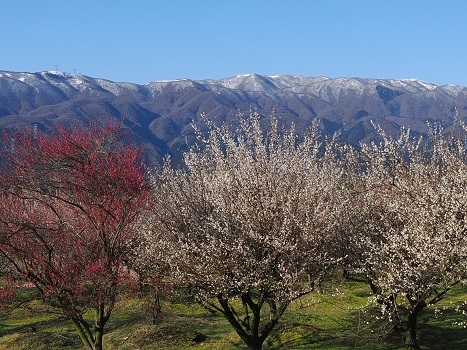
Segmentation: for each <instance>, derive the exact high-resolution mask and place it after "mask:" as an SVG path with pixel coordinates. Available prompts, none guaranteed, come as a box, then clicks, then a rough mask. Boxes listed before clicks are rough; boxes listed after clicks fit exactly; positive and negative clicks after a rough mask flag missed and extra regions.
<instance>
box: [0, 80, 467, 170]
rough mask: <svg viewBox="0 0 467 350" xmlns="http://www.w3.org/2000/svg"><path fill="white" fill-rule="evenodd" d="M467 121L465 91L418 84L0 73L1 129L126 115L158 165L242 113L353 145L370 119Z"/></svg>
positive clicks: (389, 122) (371, 133) (367, 131)
mask: <svg viewBox="0 0 467 350" xmlns="http://www.w3.org/2000/svg"><path fill="white" fill-rule="evenodd" d="M455 107H457V108H458V111H459V118H460V119H466V117H467V88H465V87H463V86H457V85H442V86H437V85H434V84H430V83H426V82H423V81H419V80H414V79H403V80H392V79H362V78H335V79H332V78H327V77H305V76H295V75H277V76H264V75H258V74H245V75H238V76H234V77H230V78H225V79H219V80H190V79H179V80H173V81H156V82H150V83H147V84H144V85H138V84H132V83H118V82H112V81H109V80H105V79H99V78H91V77H88V76H84V75H76V74H69V73H62V72H57V71H49V72H39V73H21V72H5V71H0V128H2V129H3V128H7V129H9V128H18V127H30V126H31V125H33V124H36V125H37V126H38V127H39V128H41V129H45V128H47V127H49V126H50V124H52V123H56V122H63V123H79V121H80V120H89V119H90V118H95V119H99V120H101V119H107V118H118V119H120V118H121V117H123V116H124V117H125V123H126V124H127V125H128V126H132V134H133V136H134V138H135V139H136V140H137V141H138V142H141V143H143V144H144V145H145V147H146V150H147V152H148V154H150V156H151V159H152V160H154V161H160V160H161V158H162V157H163V155H164V154H166V153H170V154H172V155H179V154H180V152H181V151H183V150H185V149H187V144H190V143H192V142H194V135H193V129H192V127H191V123H192V122H195V123H198V122H200V115H201V114H205V115H206V116H207V117H208V118H209V119H212V120H214V121H217V122H220V121H226V122H228V123H232V124H235V122H236V121H237V120H238V114H239V112H242V113H244V114H248V113H249V111H250V110H251V109H255V110H256V111H257V112H258V113H259V114H260V115H261V116H264V119H267V118H268V117H270V116H271V114H272V113H274V115H275V116H276V117H278V118H279V119H280V120H281V121H282V122H283V123H284V124H285V125H289V124H290V123H292V122H293V123H294V124H295V125H296V126H297V128H298V129H299V130H302V129H306V128H307V127H308V126H309V125H310V124H311V122H312V121H313V120H314V119H319V121H320V127H321V128H322V129H323V131H325V132H327V133H334V132H339V134H340V137H341V138H342V139H343V140H345V141H348V142H350V143H353V144H357V143H358V142H360V141H365V140H369V139H372V138H374V137H375V130H374V128H373V126H372V125H371V121H372V120H373V121H374V122H375V123H377V124H379V125H381V126H382V127H383V128H384V129H385V130H387V131H388V132H390V133H394V134H395V133H397V132H398V130H399V129H400V127H401V126H405V127H410V128H411V130H412V131H413V132H414V134H418V133H421V134H423V133H426V132H427V126H426V121H432V122H433V121H439V122H442V123H443V124H444V125H445V128H446V130H447V131H449V130H450V128H451V127H452V124H453V121H454V118H455Z"/></svg>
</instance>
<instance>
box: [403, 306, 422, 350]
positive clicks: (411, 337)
mask: <svg viewBox="0 0 467 350" xmlns="http://www.w3.org/2000/svg"><path fill="white" fill-rule="evenodd" d="M417 316H418V311H414V312H412V313H411V314H410V315H409V318H408V320H407V329H406V330H405V332H403V333H402V338H403V340H404V343H405V347H406V348H407V349H410V350H420V346H419V345H418V341H417V329H416V327H417Z"/></svg>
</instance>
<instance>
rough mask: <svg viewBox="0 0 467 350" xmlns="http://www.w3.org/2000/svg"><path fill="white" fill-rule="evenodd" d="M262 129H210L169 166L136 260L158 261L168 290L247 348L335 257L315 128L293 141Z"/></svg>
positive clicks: (327, 166)
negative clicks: (206, 312)
mask: <svg viewBox="0 0 467 350" xmlns="http://www.w3.org/2000/svg"><path fill="white" fill-rule="evenodd" d="M270 127H271V128H270V131H269V132H268V133H267V134H265V133H264V132H263V129H262V128H261V127H260V117H259V116H257V115H255V114H253V115H250V118H246V119H242V121H241V125H240V127H239V129H238V130H236V132H231V131H229V128H228V127H227V126H226V125H223V126H220V127H216V126H213V125H209V135H208V136H207V137H206V138H203V137H202V136H200V140H201V141H202V146H201V147H193V148H192V149H191V150H190V151H189V152H187V153H186V154H185V156H184V161H185V166H186V168H185V169H183V170H173V169H172V167H171V165H170V163H169V162H167V163H166V164H165V166H164V168H163V170H162V171H161V172H159V173H158V174H156V175H154V176H153V186H154V194H155V195H154V201H155V203H156V204H155V206H154V210H153V212H152V215H151V217H150V220H149V223H150V227H149V229H148V231H147V235H146V238H147V242H148V243H147V246H146V247H145V248H144V249H142V251H140V252H139V254H140V256H141V255H144V254H145V256H146V257H147V258H148V259H149V260H152V261H155V262H156V263H157V262H160V261H163V262H165V263H166V264H167V266H169V268H170V274H171V277H172V278H173V280H174V281H175V283H176V284H178V285H181V286H185V287H186V288H188V290H189V291H190V292H191V294H192V295H193V296H194V297H195V298H196V300H197V301H198V302H199V303H200V304H201V305H203V306H204V307H206V308H208V309H210V310H215V311H217V312H220V313H221V314H223V316H225V318H226V319H227V320H228V321H229V322H230V324H231V325H232V326H233V328H234V329H235V331H236V332H237V333H238V335H239V336H240V338H241V339H242V340H243V341H244V342H245V344H246V345H247V346H248V347H249V348H251V349H261V348H262V345H263V343H264V341H265V339H266V338H267V336H268V335H269V334H270V332H271V331H272V329H273V328H274V327H275V325H276V324H277V322H278V321H279V319H280V317H281V316H282V314H283V312H284V311H285V310H286V308H287V307H288V306H289V304H290V303H291V302H292V301H293V300H294V299H296V298H299V297H300V296H302V295H304V294H306V293H309V292H311V291H312V290H313V286H314V284H313V282H315V281H316V280H317V279H319V278H320V276H322V274H323V273H324V272H325V271H326V269H328V268H330V267H331V266H332V265H333V264H334V263H335V261H336V259H337V258H336V256H335V254H334V253H335V252H333V251H332V250H333V248H334V247H335V244H333V242H334V241H335V240H334V239H333V232H334V231H333V227H334V226H335V225H336V222H337V218H338V216H339V213H340V212H339V208H341V206H340V202H341V198H339V189H340V183H339V179H340V178H341V170H339V168H338V167H337V166H335V162H334V158H333V153H332V152H329V151H326V152H323V148H322V145H321V143H320V142H319V139H318V134H317V131H316V128H315V129H314V130H313V131H312V132H311V133H310V134H308V135H306V136H304V137H302V138H300V139H299V138H298V136H297V135H296V133H295V131H294V129H293V128H292V129H291V130H290V131H283V130H279V128H278V123H277V121H276V120H275V119H274V118H273V119H272V122H271V125H270ZM199 135H201V134H200V133H199ZM140 260H144V259H141V258H140Z"/></svg>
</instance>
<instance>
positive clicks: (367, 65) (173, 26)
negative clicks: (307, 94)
mask: <svg viewBox="0 0 467 350" xmlns="http://www.w3.org/2000/svg"><path fill="white" fill-rule="evenodd" d="M0 5H1V6H0V13H1V16H0V32H1V41H0V43H1V46H0V70H7V71H26V72H37V71H44V70H55V67H56V65H58V70H60V71H64V72H70V73H72V72H73V71H74V69H76V72H77V73H81V74H85V75H89V76H92V77H100V78H106V79H110V80H114V81H128V82H134V83H146V82H149V81H154V80H168V79H177V78H190V79H211V78H212V79H218V78H223V77H229V76H233V75H237V74H244V73H259V74H266V75H275V74H300V75H307V76H328V77H331V78H336V77H362V78H394V79H399V78H416V79H421V80H424V81H428V82H431V83H435V84H438V85H442V84H448V83H452V84H459V85H465V86H467V67H466V64H467V1H464V0H392V1H387V0H367V1H365V0H283V1H279V0H184V1H183V0H164V1H163V0H131V1H124V0H79V1H72V0H60V1H59V0H55V1H53V0H40V1H39V0H0Z"/></svg>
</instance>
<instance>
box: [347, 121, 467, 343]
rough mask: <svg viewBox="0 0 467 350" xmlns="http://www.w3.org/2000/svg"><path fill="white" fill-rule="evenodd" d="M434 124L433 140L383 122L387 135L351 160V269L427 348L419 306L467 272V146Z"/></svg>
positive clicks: (407, 336) (410, 339)
mask: <svg viewBox="0 0 467 350" xmlns="http://www.w3.org/2000/svg"><path fill="white" fill-rule="evenodd" d="M431 130H432V133H431V138H430V139H429V140H427V141H428V142H422V140H421V139H411V138H410V133H409V131H408V130H406V131H404V130H403V131H402V132H401V135H400V137H399V138H398V139H392V138H391V137H389V136H387V135H386V134H385V133H384V132H383V131H382V130H379V131H380V133H381V135H382V137H383V142H382V143H380V144H376V143H370V144H366V145H362V149H361V152H360V153H359V154H358V156H355V157H353V158H352V157H350V158H351V162H349V164H353V166H349V167H350V168H353V171H352V172H350V175H352V176H351V177H350V178H351V180H349V184H350V188H351V193H350V196H349V198H351V200H352V204H351V205H349V206H348V213H349V215H348V219H349V221H348V222H347V224H345V225H344V227H345V229H346V230H347V232H348V233H349V234H348V235H346V236H345V237H347V238H348V241H347V242H346V246H347V247H348V248H349V259H350V261H351V265H352V267H351V269H353V271H354V272H360V273H363V274H364V275H365V276H366V277H367V279H368V282H369V284H370V286H371V289H372V291H373V293H374V295H375V297H376V300H377V301H378V302H379V303H380V304H381V305H382V308H383V312H384V315H385V316H386V317H387V318H388V319H389V320H390V321H391V322H392V323H393V326H394V329H395V330H396V331H397V332H398V333H400V334H401V335H402V338H403V340H404V342H405V345H406V347H407V348H408V349H420V347H419V345H418V342H417V337H416V325H417V317H418V315H419V313H420V312H421V311H422V310H423V309H425V308H426V307H427V306H429V305H433V304H436V303H437V302H439V301H440V300H441V299H442V298H443V297H444V296H445V294H446V293H447V292H448V291H449V290H450V289H451V288H452V287H453V286H455V285H456V284H459V283H460V282H462V281H463V280H464V279H465V277H466V265H467V234H466V233H467V231H466V230H467V225H466V219H467V218H466V211H467V163H466V156H467V154H466V150H465V148H464V145H463V143H462V142H460V141H459V140H456V139H454V138H446V137H443V136H442V134H441V130H439V128H436V127H432V128H431ZM356 154H357V153H354V155H356Z"/></svg>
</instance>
